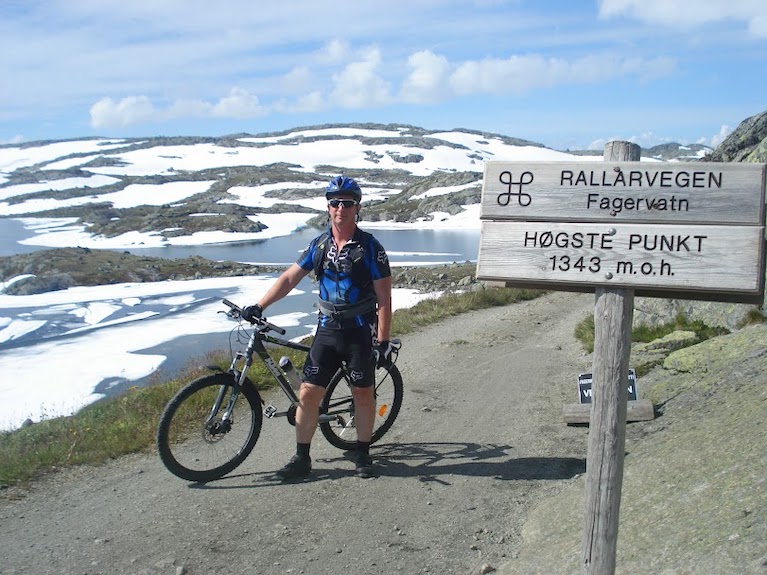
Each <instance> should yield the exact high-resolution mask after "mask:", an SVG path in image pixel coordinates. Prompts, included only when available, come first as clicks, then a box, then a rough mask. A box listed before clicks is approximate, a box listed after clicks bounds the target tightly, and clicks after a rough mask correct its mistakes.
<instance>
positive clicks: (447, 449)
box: [371, 443, 586, 481]
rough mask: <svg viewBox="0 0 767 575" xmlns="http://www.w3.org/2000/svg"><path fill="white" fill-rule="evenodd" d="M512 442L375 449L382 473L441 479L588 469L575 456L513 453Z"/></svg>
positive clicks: (513, 477)
mask: <svg viewBox="0 0 767 575" xmlns="http://www.w3.org/2000/svg"><path fill="white" fill-rule="evenodd" d="M511 449H512V447H511V446H510V445H493V444H485V445H482V444H478V443H401V444H396V445H381V446H380V447H377V448H375V449H374V451H371V454H373V456H374V459H375V461H376V463H377V465H378V467H379V469H380V471H381V473H380V474H381V475H382V476H392V477H418V478H419V479H421V481H440V479H439V477H440V476H445V475H462V476H468V477H495V478H497V479H503V480H510V481H520V480H558V479H570V478H572V477H575V476H576V475H579V474H581V473H585V472H586V460H585V459H578V458H575V457H521V458H512V457H509V452H510V451H511Z"/></svg>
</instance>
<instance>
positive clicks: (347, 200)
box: [328, 195, 360, 224]
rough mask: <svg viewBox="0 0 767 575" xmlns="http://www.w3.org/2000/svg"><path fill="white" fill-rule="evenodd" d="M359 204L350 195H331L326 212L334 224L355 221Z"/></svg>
mask: <svg viewBox="0 0 767 575" xmlns="http://www.w3.org/2000/svg"><path fill="white" fill-rule="evenodd" d="M359 211H360V205H359V204H358V203H357V201H356V200H355V199H354V198H353V197H352V196H350V195H338V196H333V197H332V198H331V199H330V200H328V214H330V221H331V222H333V223H335V224H348V223H349V222H356V221H357V213H358V212H359Z"/></svg>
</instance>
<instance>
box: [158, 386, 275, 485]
mask: <svg viewBox="0 0 767 575" xmlns="http://www.w3.org/2000/svg"><path fill="white" fill-rule="evenodd" d="M234 384H235V381H234V378H233V377H232V375H230V374H228V373H217V374H214V375H208V376H205V377H202V378H200V379H197V380H195V381H193V382H192V383H190V384H189V385H187V386H186V387H184V388H183V389H181V390H180V391H179V392H178V393H177V394H176V395H175V396H174V397H173V399H171V400H170V402H168V405H167V406H166V407H165V411H163V414H162V416H161V417H160V425H159V427H158V429H157V449H158V451H159V454H160V459H161V460H162V462H163V464H165V467H167V468H168V471H170V472H171V473H173V474H174V475H176V476H177V477H180V478H181V479H186V480H187V481H197V482H204V481H211V480H213V479H218V478H219V477H222V476H224V475H226V474H227V473H229V472H230V471H232V470H233V469H234V468H236V467H237V466H238V465H240V464H241V463H242V462H243V461H245V458H246V457H247V456H248V455H249V454H250V452H251V451H252V450H253V447H254V446H255V445H256V441H258V436H259V434H260V433H261V425H262V423H263V414H262V413H261V396H260V395H259V394H258V391H257V390H256V388H255V387H253V385H252V384H251V383H250V382H249V381H248V382H246V384H245V385H243V386H241V387H240V393H239V394H238V396H237V400H236V401H235V403H234V406H233V409H232V411H231V414H230V415H229V416H228V417H224V416H225V411H226V409H227V407H228V406H229V404H230V399H231V398H232V393H233V392H234Z"/></svg>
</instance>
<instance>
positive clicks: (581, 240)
mask: <svg viewBox="0 0 767 575" xmlns="http://www.w3.org/2000/svg"><path fill="white" fill-rule="evenodd" d="M764 188H765V165H764V164H722V163H703V162H700V163H655V162H608V161H605V162H572V163H561V162H541V163H516V162H486V164H485V180H484V187H483V192H482V207H481V213H480V217H481V218H482V220H483V222H482V232H481V236H480V246H479V256H478V260H477V277H478V278H479V279H482V280H501V281H505V282H507V283H509V284H512V285H513V284H517V285H524V286H529V287H541V288H544V289H552V288H553V289H563V290H570V291H579V290H580V291H583V290H584V289H586V288H588V287H594V286H597V285H599V286H611V287H626V288H632V289H636V290H637V293H638V294H639V295H647V296H658V297H686V298H690V299H714V300H721V301H734V302H746V303H761V301H762V297H763V294H764V274H765V270H764V260H765V254H764V218H765V209H764V201H765V198H764Z"/></svg>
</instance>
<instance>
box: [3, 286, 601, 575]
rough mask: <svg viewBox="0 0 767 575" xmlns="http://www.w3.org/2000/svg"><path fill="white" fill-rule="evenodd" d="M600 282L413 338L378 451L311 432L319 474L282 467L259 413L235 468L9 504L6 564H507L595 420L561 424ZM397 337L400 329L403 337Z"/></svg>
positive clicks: (210, 567)
mask: <svg viewBox="0 0 767 575" xmlns="http://www.w3.org/2000/svg"><path fill="white" fill-rule="evenodd" d="M593 308H594V296H593V294H572V293H551V294H549V295H546V296H545V297H542V298H539V299H537V300H533V301H530V302H524V303H520V304H513V305H510V306H506V307H503V308H495V309H489V310H483V311H478V312H473V313H471V314H465V315H461V316H459V317H455V318H451V319H449V320H446V321H443V322H441V323H439V324H438V325H434V326H432V327H430V328H427V329H425V330H423V331H421V332H420V333H417V334H411V335H408V336H405V337H403V338H402V339H403V343H404V345H403V350H402V353H401V354H400V359H399V362H398V366H399V367H400V370H401V371H402V373H403V378H404V381H405V400H404V404H403V408H402V411H401V412H400V415H399V418H398V420H397V422H396V423H395V425H394V427H393V428H392V430H391V431H390V432H389V434H388V435H387V436H386V437H384V439H383V440H382V442H381V443H380V444H377V445H376V446H374V448H373V450H372V455H373V456H374V458H375V459H376V461H377V462H378V464H379V466H380V470H381V476H380V477H378V478H375V479H368V480H364V479H358V478H356V477H354V476H353V475H352V471H353V464H352V462H351V461H350V460H349V459H348V458H347V457H346V456H345V454H344V453H342V452H341V451H339V450H337V449H335V448H333V447H332V446H330V445H329V444H328V443H327V442H326V441H325V440H324V438H323V437H322V436H321V435H320V434H319V433H318V434H317V436H316V438H315V441H314V444H313V447H312V455H313V459H314V469H315V470H314V472H313V475H312V477H311V478H310V480H308V481H306V482H304V483H300V484H293V485H283V484H280V483H278V482H276V481H274V479H273V478H272V472H273V471H274V470H275V469H276V468H278V467H280V466H281V465H283V464H284V463H285V461H286V460H287V459H288V457H289V456H290V455H291V453H292V451H293V447H294V435H293V429H292V428H291V427H290V426H289V425H288V424H287V423H286V422H285V421H284V420H277V421H265V425H264V429H263V431H262V434H261V439H260V440H259V443H258V445H257V446H256V449H255V450H254V452H253V454H252V455H251V456H250V458H249V459H248V460H247V461H246V462H245V463H244V464H243V465H242V466H241V467H240V468H238V469H237V470H235V471H234V472H233V473H232V474H231V475H230V476H228V477H226V478H224V479H222V480H219V481H216V482H212V483H209V484H207V485H204V486H198V485H191V484H188V483H186V482H183V481H181V480H179V479H177V478H175V477H174V476H172V475H171V474H170V473H168V472H167V471H166V470H165V469H164V468H163V467H162V465H161V463H160V461H159V459H158V458H157V457H156V455H155V454H154V453H151V454H147V455H136V456H129V457H124V458H121V459H120V460H117V461H114V462H112V463H110V464H108V465H105V466H102V467H97V468H90V467H83V468H78V469H73V470H67V471H62V472H61V473H59V474H56V475H54V476H52V477H51V478H49V479H47V480H44V481H42V482H40V483H38V484H37V485H36V486H35V487H34V489H33V490H32V492H31V493H29V494H28V495H27V496H26V497H24V498H22V499H19V500H10V499H8V498H7V497H6V498H5V499H0V523H1V524H2V527H1V528H0V550H1V551H0V555H2V562H1V563H0V573H3V574H6V575H10V574H22V573H23V574H34V575H41V574H46V573H52V574H54V573H55V574H57V575H62V574H70V573H72V574H74V573H77V574H89V575H93V574H99V573H103V574H123V573H126V574H147V575H149V574H151V575H154V574H158V575H159V574H169V575H174V574H175V575H179V574H183V573H188V574H190V575H197V574H218V573H220V574H231V573H258V574H272V573H281V574H282V573H296V574H298V573H304V574H316V575H327V574H328V573H333V572H347V573H355V574H359V575H365V574H382V573H396V572H403V573H438V574H453V573H457V574H466V575H468V574H469V573H471V572H472V571H476V570H478V569H479V568H480V567H481V566H482V565H490V566H494V567H498V566H500V565H501V564H503V563H506V562H507V561H511V560H513V557H514V556H515V553H516V552H517V550H518V549H519V547H520V542H521V540H520V532H521V528H522V525H523V524H524V521H525V519H526V517H527V516H528V514H529V513H530V511H531V510H532V509H533V508H534V507H535V506H536V505H537V504H538V503H539V502H540V501H542V500H543V499H544V498H547V497H550V496H552V495H554V494H556V493H558V492H559V491H560V490H561V489H562V488H563V487H565V486H566V485H568V484H569V483H570V482H571V481H573V478H574V477H576V476H577V475H579V474H582V473H584V471H585V457H586V443H587V433H588V430H587V429H586V428H583V427H568V426H566V425H564V424H563V422H562V416H561V410H562V406H563V405H564V404H565V403H572V402H574V401H577V387H576V377H577V374H578V373H580V372H582V371H588V370H590V368H591V360H590V357H589V356H586V355H585V354H584V352H583V351H582V349H581V348H580V345H579V344H578V343H577V342H576V341H575V339H574V337H573V329H574V327H575V324H576V323H577V322H578V321H579V320H580V319H582V318H583V317H584V316H585V315H586V314H588V313H593ZM395 335H396V334H395Z"/></svg>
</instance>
